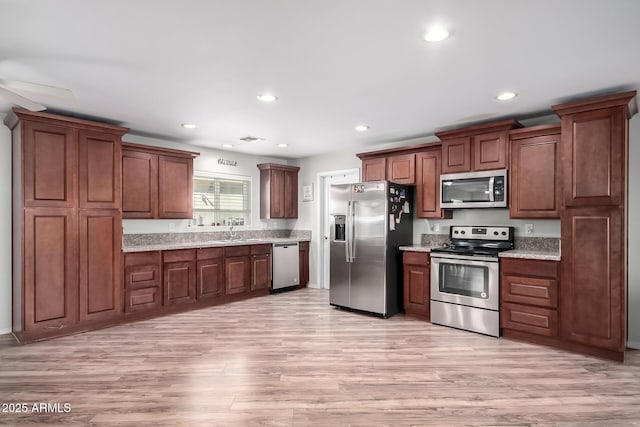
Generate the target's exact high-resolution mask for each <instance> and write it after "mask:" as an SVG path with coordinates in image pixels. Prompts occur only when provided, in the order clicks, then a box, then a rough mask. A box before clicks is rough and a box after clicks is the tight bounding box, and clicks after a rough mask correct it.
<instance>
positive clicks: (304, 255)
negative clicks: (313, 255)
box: [299, 242, 309, 287]
mask: <svg viewBox="0 0 640 427" xmlns="http://www.w3.org/2000/svg"><path fill="white" fill-rule="evenodd" d="M299 250H300V266H299V269H300V286H302V287H306V286H307V284H308V283H309V242H300V246H299Z"/></svg>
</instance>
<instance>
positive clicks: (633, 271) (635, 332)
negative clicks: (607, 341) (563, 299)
mask: <svg viewBox="0 0 640 427" xmlns="http://www.w3.org/2000/svg"><path fill="white" fill-rule="evenodd" d="M639 182H640V114H636V115H635V117H634V118H632V119H631V121H630V122H629V253H628V256H629V282H628V283H629V286H628V289H629V291H628V301H629V305H628V310H627V312H628V313H629V315H628V321H629V323H628V325H629V326H628V332H629V342H628V345H629V347H632V348H637V349H640V263H638V260H639V259H640V222H639V221H638V218H639V217H640V190H639V188H638V183H639Z"/></svg>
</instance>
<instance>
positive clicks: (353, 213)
mask: <svg viewBox="0 0 640 427" xmlns="http://www.w3.org/2000/svg"><path fill="white" fill-rule="evenodd" d="M355 241H356V201H355V200H354V201H353V202H351V241H350V242H349V243H350V245H351V249H350V250H349V251H350V252H351V262H353V261H355V259H356V245H355Z"/></svg>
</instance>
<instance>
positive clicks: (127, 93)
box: [0, 0, 640, 157]
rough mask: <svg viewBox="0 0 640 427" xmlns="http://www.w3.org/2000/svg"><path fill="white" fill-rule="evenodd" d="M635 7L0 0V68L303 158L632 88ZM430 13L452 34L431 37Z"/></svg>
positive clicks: (580, 2) (463, 0)
mask: <svg viewBox="0 0 640 427" xmlns="http://www.w3.org/2000/svg"><path fill="white" fill-rule="evenodd" d="M639 20H640V1H637V0H609V1H605V0H592V1H585V0H563V1H556V0H542V1H535V2H534V1H524V0H520V1H514V0H484V1H477V0H457V1H452V0H439V1H435V0H217V1H207V0H187V1H185V0H182V1H158V0H127V1H124V0H115V1H114V0H92V1H86V0H64V1H50V0H29V1H24V0H0V77H4V78H11V79H18V80H23V81H29V82H34V83H40V84H47V85H53V86H59V87H65V88H69V89H71V90H72V91H73V92H74V94H75V97H76V101H75V102H69V101H60V100H56V99H47V98H44V97H43V96H35V95H33V96H31V98H32V99H34V100H37V101H38V102H41V103H44V104H45V105H47V107H49V108H50V109H51V110H53V111H64V112H68V113H74V114H77V115H83V116H86V117H93V118H99V119H102V120H108V121H112V122H114V123H118V124H122V125H123V126H128V127H130V128H131V129H132V131H133V132H135V133H141V134H151V135H157V136H162V137H165V138H168V139H175V140H181V141H184V142H189V143H193V144H197V145H202V146H211V147H216V148H220V147H222V144H223V143H231V144H234V145H235V148H234V150H238V151H244V152H250V153H255V154H265V155H277V156H279V157H304V156H309V155H314V154H319V153H325V152H330V151H337V150H344V149H348V148H354V149H357V150H363V151H364V150H366V149H367V147H368V146H372V145H374V144H378V143H383V142H390V141H397V140H402V139H410V138H415V137H420V136H425V135H430V134H432V133H433V132H434V130H438V129H442V128H450V127H453V126H459V125H461V124H463V123H470V122H475V121H478V120H481V119H482V120H486V119H487V117H491V118H494V117H495V118H499V117H511V116H516V117H526V116H530V115H535V114H541V113H544V112H549V107H550V106H551V105H552V104H554V103H558V102H561V101H565V100H568V99H570V98H573V97H577V96H581V95H586V94H593V93H602V92H609V91H614V90H623V89H624V90H626V89H636V88H638V87H639V86H640V55H639V54H638V52H639V51H640V46H638V30H637V28H638V24H639V22H638V21H639ZM434 24H444V25H446V26H448V27H450V28H452V29H454V31H455V34H454V36H453V37H452V38H450V39H449V40H446V41H444V42H442V43H439V44H428V43H426V42H424V41H422V39H421V34H422V32H423V31H424V30H425V29H426V28H427V27H429V26H431V25H434ZM504 90H513V91H516V92H517V93H519V96H518V97H517V98H515V99H514V100H512V101H508V102H503V103H500V102H498V101H496V100H494V96H495V95H497V94H498V93H499V92H501V91H504ZM263 92H272V93H274V94H276V95H277V96H278V97H279V98H280V99H279V100H278V101H277V102H276V103H273V104H264V103H261V102H260V101H257V100H256V95H258V94H259V93H263ZM10 107H11V106H10V104H8V103H7V102H5V101H3V100H1V99H0V112H6V111H8V110H9V108H10ZM183 122H195V123H197V124H199V128H198V129H196V130H187V129H183V128H182V127H181V126H180V124H181V123H183ZM358 123H366V124H368V125H370V126H371V129H370V130H369V131H368V132H365V133H358V132H355V131H354V129H353V127H354V125H356V124H358ZM247 135H252V136H257V137H263V138H266V141H263V142H257V143H245V142H242V141H239V138H242V137H244V136H247ZM277 143H287V144H289V147H288V148H286V149H282V148H277V147H276V146H275V144H277Z"/></svg>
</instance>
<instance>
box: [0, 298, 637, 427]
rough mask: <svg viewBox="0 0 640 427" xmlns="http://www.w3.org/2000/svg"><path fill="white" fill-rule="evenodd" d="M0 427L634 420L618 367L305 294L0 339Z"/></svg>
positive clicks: (628, 378) (633, 393) (626, 373)
mask: <svg viewBox="0 0 640 427" xmlns="http://www.w3.org/2000/svg"><path fill="white" fill-rule="evenodd" d="M0 402H26V403H33V402H60V403H65V402H68V403H70V404H71V407H72V410H71V412H70V413H68V414H54V415H44V414H30V415H15V414H6V413H0V424H7V425H19V424H23V423H31V424H33V423H38V424H39V423H43V424H44V423H51V424H52V423H59V424H61V425H76V424H77V425H89V424H91V425H115V424H125V425H150V426H159V425H176V424H178V425H188V426H194V425H205V426H209V425H225V426H227V425H229V426H238V425H239V426H242V425H273V426H280V425H282V426H306V425H326V426H329V425H331V426H334V425H335V426H339V425H358V426H374V425H390V426H406V425H438V426H444V425H446V426H448V425H517V426H530V425H545V426H546V425H549V426H552V425H553V426H558V425H594V426H604V425H607V426H611V425H621V426H628V425H640V356H639V355H638V352H634V353H630V354H629V355H628V361H627V362H625V364H619V363H615V362H608V361H603V360H599V359H595V358H592V357H587V356H580V355H575V354H571V353H566V352H563V351H559V350H553V349H549V348H545V347H539V346H534V345H529V344H525V343H518V342H514V341H509V340H506V339H496V338H490V337H485V336H482V335H476V334H473V333H470V332H464V331H458V330H455V329H450V328H445V327H440V326H433V325H430V324H428V323H426V322H423V321H418V320H412V319H408V318H405V317H404V316H403V315H396V316H394V317H392V318H390V319H386V320H384V319H379V318H375V317H370V316H365V315H361V314H355V313H351V312H346V311H340V310H337V309H334V308H331V307H330V306H329V304H328V292H327V291H323V290H314V289H305V290H300V291H294V292H288V293H284V294H279V295H269V296H266V297H261V298H255V299H252V300H248V301H241V302H237V303H233V304H229V305H225V306H220V307H212V308H208V309H204V310H199V311H193V312H189V313H184V314H178V315H174V316H170V317H164V318H159V319H154V320H150V321H145V322H140V323H135V324H130V325H124V326H119V327H115V328H111V329H105V330H101V331H96V332H91V333H85V334H80V335H76V336H71V337H65V338H59V339H56V340H51V341H48V342H42V343H36V344H31V345H26V346H14V345H11V344H10V342H9V340H7V339H6V338H4V339H0Z"/></svg>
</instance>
